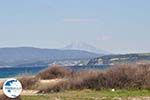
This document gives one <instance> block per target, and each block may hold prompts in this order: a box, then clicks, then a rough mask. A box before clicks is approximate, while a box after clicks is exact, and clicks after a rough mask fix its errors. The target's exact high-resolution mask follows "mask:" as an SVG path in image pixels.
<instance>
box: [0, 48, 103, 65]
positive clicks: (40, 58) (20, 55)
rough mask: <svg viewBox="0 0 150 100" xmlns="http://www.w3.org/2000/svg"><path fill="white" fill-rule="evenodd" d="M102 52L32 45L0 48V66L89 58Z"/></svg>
mask: <svg viewBox="0 0 150 100" xmlns="http://www.w3.org/2000/svg"><path fill="white" fill-rule="evenodd" d="M101 55H102V54H96V53H92V52H88V51H83V50H71V49H68V50H67V49H65V50H61V49H40V48H33V47H15V48H0V67H4V66H5V67H6V66H8V67H9V66H18V65H23V64H31V65H32V64H33V63H34V64H36V62H38V63H37V64H39V62H40V64H42V63H47V64H48V63H51V62H53V61H57V60H67V59H91V58H95V57H98V56H101Z"/></svg>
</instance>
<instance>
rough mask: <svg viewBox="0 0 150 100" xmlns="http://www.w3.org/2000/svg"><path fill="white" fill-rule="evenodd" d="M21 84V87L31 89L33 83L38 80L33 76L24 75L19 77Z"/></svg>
mask: <svg viewBox="0 0 150 100" xmlns="http://www.w3.org/2000/svg"><path fill="white" fill-rule="evenodd" d="M19 81H20V82H21V84H22V87H23V89H32V88H33V87H34V85H35V84H36V83H37V82H38V79H37V78H35V77H29V76H24V77H22V78H20V79H19Z"/></svg>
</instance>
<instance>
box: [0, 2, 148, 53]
mask: <svg viewBox="0 0 150 100" xmlns="http://www.w3.org/2000/svg"><path fill="white" fill-rule="evenodd" d="M149 5H150V0H0V47H18V46H33V47H41V48H62V47H64V46H65V45H67V44H69V43H71V42H75V41H79V42H80V41H81V42H85V43H89V44H91V45H94V46H96V47H97V48H99V49H103V50H107V51H110V52H113V53H132V52H150V46H149V43H150V6H149Z"/></svg>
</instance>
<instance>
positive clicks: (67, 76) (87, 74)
mask: <svg viewBox="0 0 150 100" xmlns="http://www.w3.org/2000/svg"><path fill="white" fill-rule="evenodd" d="M37 78H39V79H55V80H61V81H59V82H55V83H54V84H52V82H47V83H44V84H42V83H39V84H38V86H37V89H38V90H39V91H40V93H47V92H59V91H64V90H68V89H93V90H100V89H111V88H115V89H131V88H136V89H143V88H146V89H150V65H148V64H145V65H132V64H122V65H115V66H113V67H111V68H109V69H107V70H97V71H96V70H93V71H92V70H91V71H89V70H87V71H80V72H72V71H70V70H67V69H64V67H60V66H54V67H50V68H49V69H48V70H45V71H44V72H41V73H40V74H39V75H38V76H36V78H33V79H32V78H31V79H30V78H23V79H22V81H21V82H22V83H23V86H24V88H25V89H26V88H29V87H28V86H32V85H35V83H36V82H37V80H35V79H37ZM43 81H44V82H45V81H46V80H43Z"/></svg>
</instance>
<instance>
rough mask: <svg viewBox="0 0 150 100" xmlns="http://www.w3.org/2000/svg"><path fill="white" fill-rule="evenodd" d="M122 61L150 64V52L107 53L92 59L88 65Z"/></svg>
mask: <svg viewBox="0 0 150 100" xmlns="http://www.w3.org/2000/svg"><path fill="white" fill-rule="evenodd" d="M120 63H137V64H150V54H149V53H139V54H118V55H105V56H101V57H97V58H94V59H91V60H90V61H89V62H88V65H114V64H120Z"/></svg>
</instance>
